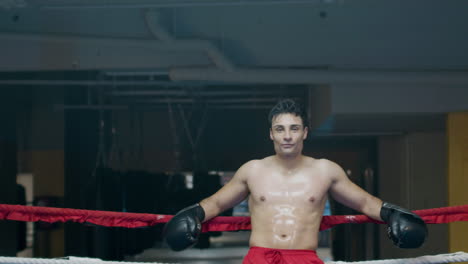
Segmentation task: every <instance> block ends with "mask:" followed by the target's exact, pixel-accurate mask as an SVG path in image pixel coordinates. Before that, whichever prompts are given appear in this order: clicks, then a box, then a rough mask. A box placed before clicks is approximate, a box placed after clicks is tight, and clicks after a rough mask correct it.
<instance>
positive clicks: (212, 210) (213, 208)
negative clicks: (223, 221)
mask: <svg viewBox="0 0 468 264" xmlns="http://www.w3.org/2000/svg"><path fill="white" fill-rule="evenodd" d="M200 206H201V207H202V208H203V210H205V220H204V221H203V222H206V221H208V220H210V219H211V218H213V217H216V216H218V215H219V214H220V213H221V211H220V209H219V207H218V206H217V204H216V202H214V201H212V199H210V197H208V198H206V199H204V200H202V201H201V202H200Z"/></svg>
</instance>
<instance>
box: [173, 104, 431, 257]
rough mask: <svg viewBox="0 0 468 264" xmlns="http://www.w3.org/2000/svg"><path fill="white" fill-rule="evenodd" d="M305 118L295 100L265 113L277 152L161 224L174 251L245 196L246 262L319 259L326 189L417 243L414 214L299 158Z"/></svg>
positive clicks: (337, 171)
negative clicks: (249, 229)
mask: <svg viewBox="0 0 468 264" xmlns="http://www.w3.org/2000/svg"><path fill="white" fill-rule="evenodd" d="M305 120H307V116H306V114H305V111H303V109H301V108H300V106H298V104H296V103H295V102H294V101H292V100H288V99H287V100H282V101H280V102H278V104H277V105H276V106H275V107H273V109H272V110H271V111H270V115H269V121H270V123H271V127H270V138H271V140H272V141H273V145H274V149H275V152H276V155H274V156H270V157H266V158H264V159H261V160H252V161H249V162H247V163H245V164H244V165H242V166H241V167H240V168H239V170H238V171H237V172H236V174H235V175H234V177H233V178H232V179H231V181H230V182H229V183H227V184H226V185H225V186H224V187H223V188H221V189H220V190H219V191H218V192H217V193H215V194H214V195H212V196H210V197H208V198H206V199H204V200H202V201H201V202H200V203H199V204H195V205H193V206H190V207H187V208H185V209H183V210H182V211H180V212H179V213H178V214H177V215H176V216H175V217H174V218H172V219H171V221H169V222H168V223H167V225H166V227H165V232H164V234H165V238H166V242H167V243H168V245H169V246H170V247H171V248H172V249H173V250H176V251H178V250H183V249H185V248H187V247H189V246H191V245H192V244H194V243H195V242H196V241H197V237H198V235H199V234H200V231H201V223H202V222H204V221H208V220H210V219H212V218H213V217H215V216H217V215H218V214H220V213H221V212H223V211H225V210H227V209H229V208H231V207H233V206H235V205H236V204H238V203H239V202H241V201H242V200H244V199H245V198H246V197H247V196H248V195H250V196H249V209H250V216H251V223H252V233H251V236H250V250H249V253H248V254H247V256H246V257H245V258H244V262H243V263H255V264H262V263H323V262H322V261H321V260H320V259H319V258H318V257H317V256H316V254H315V250H316V249H317V246H318V232H319V226H320V221H321V219H322V213H323V210H324V206H325V202H326V200H327V198H328V195H327V194H330V195H331V196H332V197H333V198H334V199H335V200H337V201H338V202H340V203H342V204H344V205H346V206H348V207H351V208H353V209H354V210H357V211H359V212H362V213H364V214H366V215H367V216H369V217H371V218H373V219H376V220H383V221H385V222H387V224H388V234H389V237H390V238H391V239H392V240H393V242H394V243H395V244H396V245H397V246H399V247H402V248H414V247H419V246H420V245H422V243H423V242H424V240H425V238H426V235H427V228H426V225H425V223H424V221H423V220H422V219H421V218H420V217H419V216H417V215H415V214H414V213H412V212H410V211H408V210H406V209H403V208H401V207H398V206H396V205H393V204H389V203H383V202H382V201H381V200H380V199H378V198H376V197H374V196H372V195H370V194H369V193H367V192H365V191H364V190H363V189H361V188H360V187H358V186H357V185H355V184H354V183H353V182H351V181H350V180H349V179H348V177H347V175H346V174H345V172H344V171H343V169H342V168H341V167H340V166H338V165H337V164H336V163H334V162H332V161H329V160H326V159H314V158H311V157H307V156H304V155H302V148H303V141H304V140H305V139H306V137H307V132H308V128H307V126H306V125H305V123H306V122H305Z"/></svg>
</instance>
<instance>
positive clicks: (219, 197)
mask: <svg viewBox="0 0 468 264" xmlns="http://www.w3.org/2000/svg"><path fill="white" fill-rule="evenodd" d="M253 163H255V162H248V163H246V164H244V165H243V166H242V167H241V168H239V170H238V171H237V172H236V174H235V175H234V177H233V178H232V179H231V181H229V182H228V183H227V184H226V185H225V186H224V187H223V188H221V189H220V190H219V191H218V192H216V193H215V194H213V195H212V196H210V197H208V198H206V199H204V200H203V201H201V202H200V203H199V204H194V205H192V206H189V207H187V208H184V209H182V210H181V211H179V212H178V213H177V214H176V215H175V216H174V217H173V218H172V219H171V220H169V222H168V223H167V224H166V225H165V227H164V230H163V236H164V238H165V240H166V242H167V244H168V245H169V247H170V248H171V249H172V250H175V251H180V250H184V249H186V248H188V247H190V246H192V245H193V244H195V243H196V242H197V241H198V237H199V235H200V233H201V229H202V226H201V223H202V222H204V221H207V220H209V219H211V218H213V217H215V216H217V215H218V214H220V213H221V212H223V211H224V210H226V209H228V208H231V207H233V206H234V205H236V204H238V203H239V202H241V201H242V200H244V199H245V198H246V197H247V195H248V194H249V188H248V186H247V176H248V174H249V173H251V166H252V165H254V164H253Z"/></svg>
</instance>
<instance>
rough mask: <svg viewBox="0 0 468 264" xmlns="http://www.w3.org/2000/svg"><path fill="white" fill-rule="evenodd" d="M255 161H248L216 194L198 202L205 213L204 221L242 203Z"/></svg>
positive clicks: (247, 189) (247, 190)
mask: <svg viewBox="0 0 468 264" xmlns="http://www.w3.org/2000/svg"><path fill="white" fill-rule="evenodd" d="M255 163H256V161H249V162H247V163H246V164H244V165H243V166H242V167H240V168H239V170H237V172H236V174H234V177H233V178H232V179H231V180H230V181H229V182H228V183H227V184H226V185H224V186H223V187H222V188H221V189H220V190H219V191H218V192H216V193H215V194H213V195H212V196H210V197H208V198H206V199H204V200H203V201H201V202H200V206H201V207H202V208H203V210H204V211H205V219H204V221H208V220H210V219H211V218H213V217H216V216H217V215H219V214H220V213H222V212H224V211H225V210H227V209H229V208H231V207H234V206H235V205H237V204H238V203H240V202H242V201H243V200H244V199H245V198H246V197H247V195H248V194H249V188H248V185H247V177H248V175H249V174H250V173H251V171H252V170H253V167H254V166H255Z"/></svg>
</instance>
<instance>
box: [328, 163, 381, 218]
mask: <svg viewBox="0 0 468 264" xmlns="http://www.w3.org/2000/svg"><path fill="white" fill-rule="evenodd" d="M327 171H328V174H329V175H330V176H331V179H332V183H331V186H330V189H329V192H330V194H331V196H332V197H333V199H335V200H336V201H337V202H339V203H341V204H343V205H346V206H347V207H350V208H352V209H354V210H356V211H359V212H361V213H363V214H365V215H367V216H369V217H371V218H373V219H375V220H378V221H382V218H380V209H381V208H382V204H383V202H382V200H380V199H379V198H377V197H375V196H373V195H371V194H369V193H368V192H366V191H364V190H363V189H362V188H361V187H359V186H357V185H356V184H354V183H353V182H352V181H351V180H350V179H349V178H348V176H347V175H346V173H345V172H344V171H343V169H342V168H341V167H340V166H338V165H337V164H335V163H332V162H330V165H329V166H328V168H327Z"/></svg>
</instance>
